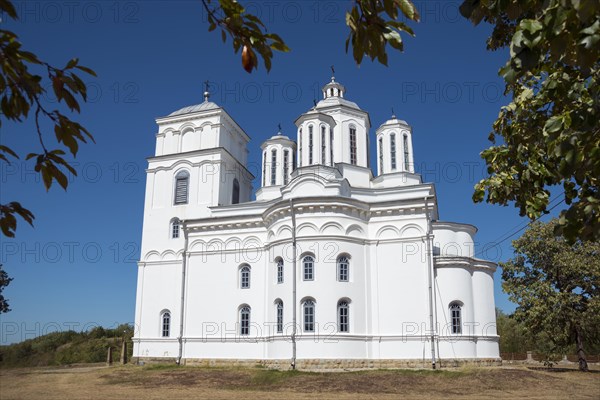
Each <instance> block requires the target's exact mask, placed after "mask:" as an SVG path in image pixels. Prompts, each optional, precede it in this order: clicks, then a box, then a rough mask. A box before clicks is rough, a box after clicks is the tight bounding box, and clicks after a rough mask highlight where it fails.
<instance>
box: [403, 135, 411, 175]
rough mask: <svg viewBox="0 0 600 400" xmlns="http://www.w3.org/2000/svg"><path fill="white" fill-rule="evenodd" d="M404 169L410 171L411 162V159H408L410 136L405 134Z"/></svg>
mask: <svg viewBox="0 0 600 400" xmlns="http://www.w3.org/2000/svg"><path fill="white" fill-rule="evenodd" d="M403 145H404V169H405V170H406V171H409V169H408V166H409V163H410V160H409V159H408V136H407V135H404V143H403Z"/></svg>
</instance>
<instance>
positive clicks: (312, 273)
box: [302, 254, 315, 281]
mask: <svg viewBox="0 0 600 400" xmlns="http://www.w3.org/2000/svg"><path fill="white" fill-rule="evenodd" d="M308 258H310V261H309V260H307V259H308ZM308 262H310V273H309V274H307V263H308ZM308 275H310V277H308V278H307V276H308ZM302 280H303V281H314V280H315V257H314V256H313V255H312V254H307V255H305V256H304V257H302Z"/></svg>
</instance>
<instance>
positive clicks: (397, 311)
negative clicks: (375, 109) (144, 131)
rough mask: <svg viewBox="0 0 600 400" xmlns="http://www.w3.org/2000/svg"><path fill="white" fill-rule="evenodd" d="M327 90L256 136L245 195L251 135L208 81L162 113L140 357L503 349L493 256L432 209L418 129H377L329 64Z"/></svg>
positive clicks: (143, 266) (325, 358)
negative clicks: (419, 167)
mask: <svg viewBox="0 0 600 400" xmlns="http://www.w3.org/2000/svg"><path fill="white" fill-rule="evenodd" d="M322 92H323V99H322V100H321V101H319V102H318V103H317V104H315V106H314V107H313V108H311V109H310V110H309V111H308V112H306V113H304V114H302V115H300V116H299V117H298V118H297V119H296V121H295V125H296V127H297V132H296V140H292V139H290V138H289V137H287V136H285V135H283V134H282V133H281V132H279V133H278V134H276V135H274V136H273V137H271V138H270V139H268V140H267V141H265V142H264V143H263V144H262V146H261V150H262V164H261V177H260V182H261V187H260V188H259V189H258V190H257V191H256V193H255V200H252V180H253V179H254V176H253V175H252V173H251V172H250V171H249V170H248V167H247V144H248V142H249V140H250V138H249V136H248V135H247V134H246V133H245V132H244V130H243V129H242V128H241V127H240V126H239V125H238V124H237V123H236V122H235V121H234V120H233V118H232V117H231V116H230V115H229V114H228V113H227V112H226V111H225V110H224V109H223V108H221V107H219V106H218V105H216V104H215V103H213V102H210V101H209V100H208V96H209V94H208V93H205V101H204V102H203V103H201V104H198V105H194V106H190V107H186V108H183V109H181V110H178V111H175V112H173V113H171V114H170V115H168V116H166V117H162V118H158V119H157V120H156V122H157V124H158V133H157V134H156V152H155V155H154V156H153V157H150V158H149V159H148V169H147V182H146V195H145V204H144V224H143V234H142V248H141V259H140V262H139V263H138V281H137V296H136V311H135V337H134V339H133V340H134V354H133V355H134V357H135V358H136V359H137V360H139V361H143V360H164V361H173V360H174V361H176V362H178V363H191V362H208V361H210V360H212V361H211V362H221V361H223V362H227V361H236V362H262V363H265V364H268V365H277V366H279V367H282V368H285V367H286V366H288V367H289V366H292V367H296V366H298V367H302V366H306V365H314V363H315V362H316V363H319V364H320V363H324V364H325V365H330V366H332V365H337V366H348V365H354V366H356V365H357V364H356V363H358V365H359V366H375V367H377V366H397V365H404V364H402V363H406V365H411V364H416V363H422V364H432V365H433V366H435V365H436V363H437V364H438V365H439V363H440V360H441V361H442V363H443V362H444V360H453V362H460V361H471V362H481V363H483V362H485V363H487V362H490V363H496V362H499V361H500V358H499V347H498V339H499V338H498V336H497V333H496V326H495V323H496V318H495V304H494V282H493V274H494V271H495V270H496V265H495V264H494V263H492V262H489V261H485V260H480V259H477V258H475V257H474V242H473V237H474V235H475V233H476V228H475V227H474V226H472V225H466V224H460V223H454V222H442V221H440V220H439V217H438V198H437V196H436V192H435V187H434V185H433V184H432V183H423V182H422V181H421V177H420V175H419V174H417V173H415V171H414V159H413V148H412V134H413V132H412V128H411V127H410V126H409V125H408V124H407V123H406V122H405V121H403V120H400V119H397V118H396V117H395V116H392V118H391V119H390V120H388V121H386V122H384V123H383V124H381V125H380V126H379V127H378V128H377V130H376V132H375V142H374V143H372V142H371V140H370V128H371V121H370V118H369V115H368V113H367V112H365V111H363V110H361V109H360V107H359V106H358V105H357V104H356V103H354V102H352V101H349V100H347V99H346V96H345V94H346V89H345V87H344V86H343V85H341V84H340V83H338V82H336V80H335V78H333V77H332V79H331V82H330V83H328V84H327V85H325V86H324V87H323V90H322ZM372 145H375V146H376V148H377V153H376V154H377V160H375V161H376V162H375V164H376V165H377V174H376V175H374V174H373V172H372V170H371V168H370V157H369V154H370V152H369V147H370V146H372ZM384 361H385V363H384ZM311 363H312V364H311Z"/></svg>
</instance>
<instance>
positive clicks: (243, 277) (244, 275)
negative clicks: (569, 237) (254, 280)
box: [240, 264, 252, 289]
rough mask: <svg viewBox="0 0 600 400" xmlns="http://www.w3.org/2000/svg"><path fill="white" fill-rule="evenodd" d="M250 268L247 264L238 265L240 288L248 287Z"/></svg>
mask: <svg viewBox="0 0 600 400" xmlns="http://www.w3.org/2000/svg"><path fill="white" fill-rule="evenodd" d="M251 272H252V269H251V268H250V266H249V265H248V264H244V265H241V266H240V289H250V275H251Z"/></svg>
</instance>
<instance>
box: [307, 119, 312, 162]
mask: <svg viewBox="0 0 600 400" xmlns="http://www.w3.org/2000/svg"><path fill="white" fill-rule="evenodd" d="M312 163H313V127H312V125H311V126H309V127H308V165H312Z"/></svg>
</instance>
